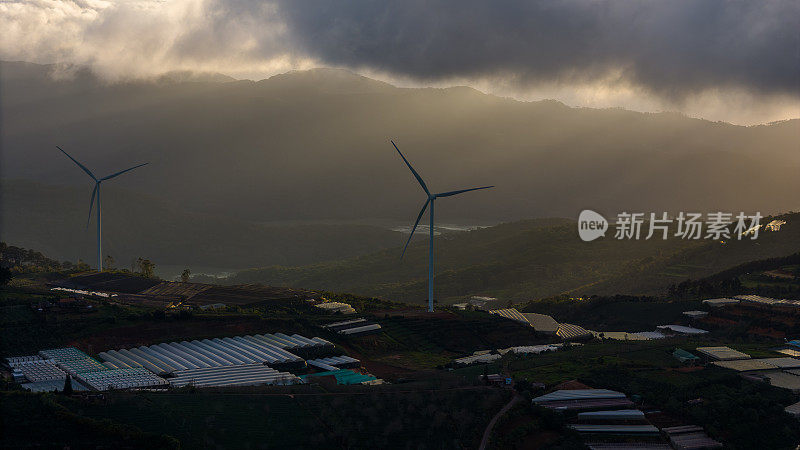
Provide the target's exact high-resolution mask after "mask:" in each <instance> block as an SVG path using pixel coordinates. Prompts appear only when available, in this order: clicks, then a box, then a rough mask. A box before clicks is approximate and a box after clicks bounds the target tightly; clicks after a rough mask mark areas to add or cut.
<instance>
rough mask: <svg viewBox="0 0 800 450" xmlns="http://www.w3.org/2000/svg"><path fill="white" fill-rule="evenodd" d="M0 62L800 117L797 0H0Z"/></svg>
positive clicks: (729, 117)
mask: <svg viewBox="0 0 800 450" xmlns="http://www.w3.org/2000/svg"><path fill="white" fill-rule="evenodd" d="M0 30H2V35H1V36H0V59H3V60H24V61H31V62H39V63H52V62H60V63H72V64H86V65H91V66H92V67H93V68H94V69H95V70H96V71H97V72H98V73H100V74H102V75H104V76H106V77H107V78H108V79H110V80H118V79H121V78H129V77H142V76H148V75H152V74H157V73H162V72H165V71H169V70H184V69H189V70H202V71H214V72H221V73H225V74H228V75H231V76H234V77H237V78H251V79H261V78H266V77H268V76H271V75H274V74H276V73H281V72H285V71H287V70H291V69H306V68H311V67H341V68H347V69H350V70H353V71H355V72H358V73H362V74H364V75H367V76H371V77H374V78H379V79H382V80H386V81H389V82H392V83H395V84H399V85H403V86H450V85H461V84H466V85H470V86H473V87H475V88H478V89H480V90H482V91H484V92H489V93H494V94H499V95H505V96H511V97H515V98H519V99H523V100H538V99H543V98H555V99H557V100H561V101H563V102H564V103H567V104H569V105H572V106H589V107H614V106H621V107H625V108H629V109H634V110H639V111H662V110H671V111H681V112H684V113H686V114H688V115H691V116H696V117H704V118H707V119H710V120H724V121H728V122H732V123H738V124H753V123H763V122H769V121H774V120H781V119H787V118H797V117H800V1H797V0H785V1H784V0H773V1H770V0H766V1H752V0H745V1H732V0H654V1H637V0H579V1H578V0H549V1H541V0H539V1H537V0H527V1H503V0H495V1H485V0H480V1H477V0H459V1H455V0H451V1H435V0H434V1H419V0H402V1H354V0H336V1H330V0H327V1H313V0H310V1H306V0H277V1H271V2H263V1H252V0H19V1H18V0H0Z"/></svg>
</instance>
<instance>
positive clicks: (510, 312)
mask: <svg viewBox="0 0 800 450" xmlns="http://www.w3.org/2000/svg"><path fill="white" fill-rule="evenodd" d="M489 314H493V315H496V316H500V317H504V318H506V319H511V320H513V321H514V322H520V323H523V324H525V325H530V322H528V319H526V318H525V316H523V315H522V313H520V312H519V311H517V309H516V308H506V309H492V310H490V311H489Z"/></svg>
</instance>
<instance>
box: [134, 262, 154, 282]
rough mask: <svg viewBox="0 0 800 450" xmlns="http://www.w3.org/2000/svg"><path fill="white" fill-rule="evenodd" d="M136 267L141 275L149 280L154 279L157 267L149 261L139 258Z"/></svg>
mask: <svg viewBox="0 0 800 450" xmlns="http://www.w3.org/2000/svg"><path fill="white" fill-rule="evenodd" d="M136 266H137V267H138V268H139V273H141V274H142V276H144V277H147V278H153V276H154V274H155V269H156V265H155V264H153V262H152V261H150V260H149V259H145V258H142V257H139V258H138V259H137V260H136Z"/></svg>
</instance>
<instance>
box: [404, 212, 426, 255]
mask: <svg viewBox="0 0 800 450" xmlns="http://www.w3.org/2000/svg"><path fill="white" fill-rule="evenodd" d="M430 202H431V199H428V200H425V204H424V205H422V209H421V210H419V215H418V216H417V221H416V222H414V228H412V229H411V234H410V235H409V236H408V240H407V241H406V246H405V247H403V254H402V255H400V259H403V256H405V254H406V249H407V248H408V244H409V243H411V238H412V237H414V231H416V230H417V225H419V221H420V219H422V215H423V214H425V209H426V208H427V207H428V203H430Z"/></svg>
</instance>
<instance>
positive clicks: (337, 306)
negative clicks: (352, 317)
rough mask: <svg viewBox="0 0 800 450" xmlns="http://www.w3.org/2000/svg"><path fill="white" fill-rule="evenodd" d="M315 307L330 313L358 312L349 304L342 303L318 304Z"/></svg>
mask: <svg viewBox="0 0 800 450" xmlns="http://www.w3.org/2000/svg"><path fill="white" fill-rule="evenodd" d="M314 306H316V307H317V308H319V309H322V310H324V311H325V312H328V313H340V314H355V312H356V310H355V309H353V307H352V306H350V305H348V304H347V303H341V302H325V303H318V304H316V305H314Z"/></svg>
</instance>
